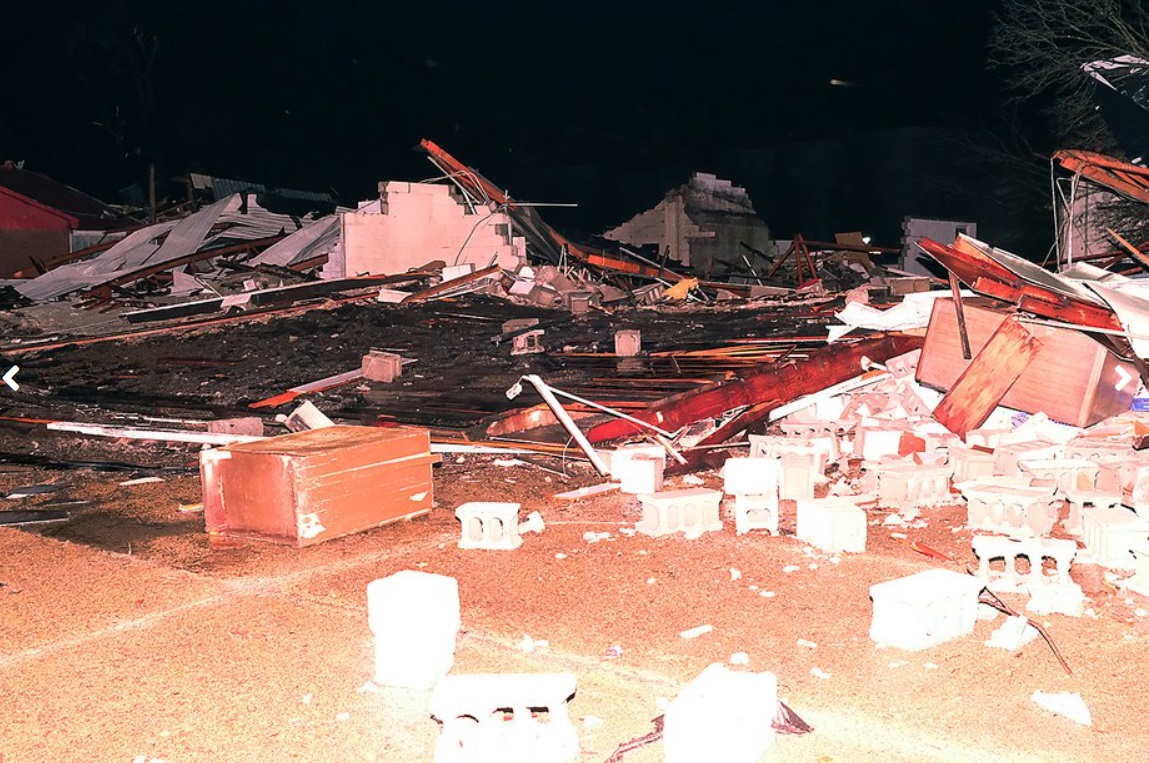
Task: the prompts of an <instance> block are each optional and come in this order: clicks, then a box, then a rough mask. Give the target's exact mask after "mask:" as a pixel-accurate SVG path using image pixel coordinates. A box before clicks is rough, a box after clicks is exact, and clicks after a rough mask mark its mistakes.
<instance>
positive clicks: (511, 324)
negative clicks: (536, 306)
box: [502, 318, 539, 334]
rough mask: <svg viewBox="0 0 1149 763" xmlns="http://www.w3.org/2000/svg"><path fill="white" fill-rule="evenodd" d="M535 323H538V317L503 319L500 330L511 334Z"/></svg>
mask: <svg viewBox="0 0 1149 763" xmlns="http://www.w3.org/2000/svg"><path fill="white" fill-rule="evenodd" d="M537 325H539V319H538V318H511V319H510V320H509V321H503V325H502V331H503V333H504V334H513V333H515V332H516V331H523V330H524V329H529V328H534V327H535V326H537Z"/></svg>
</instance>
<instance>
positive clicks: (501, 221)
mask: <svg viewBox="0 0 1149 763" xmlns="http://www.w3.org/2000/svg"><path fill="white" fill-rule="evenodd" d="M379 190H380V199H381V203H380V204H378V205H376V204H371V205H368V206H365V207H362V208H361V209H360V210H359V211H356V212H348V213H346V214H344V215H343V217H342V228H343V264H344V274H346V275H348V276H353V275H363V274H396V273H403V272H406V271H407V270H410V269H411V268H418V267H421V266H423V265H425V264H427V263H429V262H433V261H435V260H441V261H443V262H445V263H447V265H461V264H463V263H468V262H469V263H472V264H474V265H475V267H476V268H481V267H486V266H487V265H489V264H491V260H492V259H494V260H495V263H496V264H498V265H500V266H501V267H504V268H508V269H513V268H516V267H518V266H519V265H520V264H522V263H524V262H525V261H526V247H525V243H524V241H523V239H521V238H517V237H514V236H513V235H512V233H511V231H512V227H511V220H510V218H509V217H507V216H506V215H505V214H503V213H501V212H493V211H491V210H490V209H488V208H486V207H483V206H480V207H478V208H476V209H475V211H474V212H472V211H471V210H470V209H469V208H468V207H467V206H466V205H465V204H463V203H462V202H461V201H460V200H459V199H458V198H457V197H456V196H455V195H453V194H452V193H451V191H452V189H451V188H450V187H449V186H445V185H431V184H421V183H402V182H389V183H381V184H380V189H379Z"/></svg>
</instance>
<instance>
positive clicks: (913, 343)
mask: <svg viewBox="0 0 1149 763" xmlns="http://www.w3.org/2000/svg"><path fill="white" fill-rule="evenodd" d="M921 346H922V338H921V337H917V336H908V335H902V334H890V335H881V336H877V337H873V338H870V339H863V340H861V341H858V342H851V343H839V344H831V345H827V346H826V347H824V348H822V349H820V350H815V351H814V352H811V353H810V355H809V356H807V357H806V358H804V359H801V360H791V361H788V362H786V363H782V364H779V365H770V366H766V367H765V368H762V369H760V370H756V371H751V372H749V373H747V374H744V375H742V376H741V377H739V378H735V379H732V380H730V381H723V382H718V383H716V384H711V385H708V386H706V387H702V388H700V389H696V390H690V391H688V392H683V393H680V394H677V395H672V396H670V397H668V398H665V399H664V400H660V401H659V402H657V403H655V404H654V405H652V406H650V407H649V408H647V409H646V410H645V411H640V412H638V413H635V414H634V417H635V418H637V419H639V420H641V421H645V422H647V423H650V424H655V425H657V426H659V427H661V428H663V429H667V430H671V431H673V430H675V429H678V428H680V427H683V426H686V425H687V424H691V423H693V422H695V421H699V420H701V419H705V418H709V417H712V416H718V415H721V414H723V413H725V412H726V411H730V410H733V409H735V408H741V407H742V406H746V405H757V404H758V403H762V402H765V401H771V400H773V401H777V403H776V404H777V405H782V404H784V403H787V402H789V401H791V400H795V399H797V398H799V397H802V396H803V395H809V394H812V393H814V392H819V391H821V390H823V389H825V388H826V387H829V386H832V385H834V384H838V383H840V382H844V381H846V380H847V379H852V378H854V377H855V376H860V375H861V374H862V370H863V369H862V358H863V357H866V358H869V359H870V360H873V361H876V362H879V363H881V362H884V361H886V360H889V359H890V358H893V357H897V356H898V355H904V354H905V353H907V352H911V351H913V350H916V349H918V348H920V347H921ZM639 431H642V430H641V429H640V428H639V427H638V426H637V425H635V424H632V423H630V422H629V421H623V420H621V419H618V420H615V421H608V422H606V423H604V424H599V425H598V426H596V427H594V428H592V429H591V430H590V431H589V432H587V438H588V439H589V440H590V441H591V442H593V443H598V442H605V441H607V440H614V439H616V438H619V437H626V436H627V435H630V434H634V433H636V432H639Z"/></svg>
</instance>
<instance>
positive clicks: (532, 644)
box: [519, 634, 550, 654]
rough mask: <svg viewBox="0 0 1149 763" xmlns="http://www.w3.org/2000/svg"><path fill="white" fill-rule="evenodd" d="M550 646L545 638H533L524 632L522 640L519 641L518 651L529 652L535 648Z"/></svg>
mask: <svg viewBox="0 0 1149 763" xmlns="http://www.w3.org/2000/svg"><path fill="white" fill-rule="evenodd" d="M548 647H550V642H549V641H547V640H546V639H533V638H531V637H530V634H524V635H523V640H522V641H520V642H519V651H521V652H524V653H526V654H530V653H531V652H533V651H535V650H536V649H547V648H548Z"/></svg>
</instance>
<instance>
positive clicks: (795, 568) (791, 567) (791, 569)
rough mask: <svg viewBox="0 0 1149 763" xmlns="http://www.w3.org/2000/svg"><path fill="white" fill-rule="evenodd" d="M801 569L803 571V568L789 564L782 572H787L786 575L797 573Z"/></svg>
mask: <svg viewBox="0 0 1149 763" xmlns="http://www.w3.org/2000/svg"><path fill="white" fill-rule="evenodd" d="M800 569H802V568H801V567H799V566H798V565H796V564H787V565H786V566H785V567H783V568H782V571H783V572H786V573H790V572H797V571H798V570H800Z"/></svg>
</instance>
